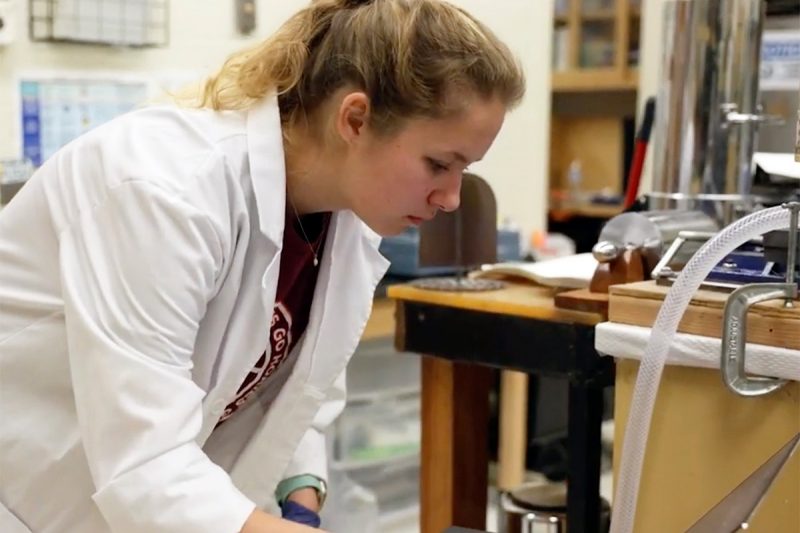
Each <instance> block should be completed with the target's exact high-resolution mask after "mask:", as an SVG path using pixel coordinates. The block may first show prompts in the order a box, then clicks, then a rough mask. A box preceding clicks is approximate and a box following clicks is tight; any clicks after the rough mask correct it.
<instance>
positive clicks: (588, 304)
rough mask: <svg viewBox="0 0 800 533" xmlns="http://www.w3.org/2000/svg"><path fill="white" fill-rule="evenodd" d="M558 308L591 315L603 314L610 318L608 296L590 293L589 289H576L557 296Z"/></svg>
mask: <svg viewBox="0 0 800 533" xmlns="http://www.w3.org/2000/svg"><path fill="white" fill-rule="evenodd" d="M555 303H556V307H560V308H561V309H573V310H575V311H585V312H589V313H601V314H603V315H604V316H608V294H607V293H597V292H590V291H589V290H588V289H576V290H574V291H565V292H560V293H558V294H556V296H555Z"/></svg>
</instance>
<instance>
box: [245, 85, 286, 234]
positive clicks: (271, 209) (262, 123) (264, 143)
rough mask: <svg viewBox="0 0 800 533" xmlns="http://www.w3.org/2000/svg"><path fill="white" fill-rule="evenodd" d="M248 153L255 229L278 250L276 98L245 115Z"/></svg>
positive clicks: (281, 197)
mask: <svg viewBox="0 0 800 533" xmlns="http://www.w3.org/2000/svg"><path fill="white" fill-rule="evenodd" d="M247 149H248V150H247V151H248V154H249V156H248V157H249V161H250V176H251V177H252V181H253V191H254V193H255V197H256V205H257V206H258V227H259V229H260V230H261V232H262V233H263V234H264V235H266V236H267V238H269V239H270V240H271V241H272V242H273V243H274V244H275V245H276V246H277V247H278V248H280V247H281V243H282V242H283V226H284V220H285V218H284V212H285V210H286V162H285V158H284V153H283V129H282V127H281V116H280V111H279V109H278V99H277V98H276V97H275V96H267V97H265V98H264V99H262V100H261V101H260V102H258V103H257V104H256V105H255V106H254V107H253V108H251V109H250V110H249V111H248V113H247Z"/></svg>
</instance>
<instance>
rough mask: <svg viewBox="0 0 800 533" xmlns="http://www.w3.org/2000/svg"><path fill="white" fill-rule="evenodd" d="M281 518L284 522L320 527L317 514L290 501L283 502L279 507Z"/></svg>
mask: <svg viewBox="0 0 800 533" xmlns="http://www.w3.org/2000/svg"><path fill="white" fill-rule="evenodd" d="M281 516H282V517H283V518H285V519H286V520H291V521H292V522H297V523H298V524H303V525H306V526H311V527H319V525H320V519H319V515H318V514H317V513H315V512H314V511H312V510H311V509H309V508H308V507H304V506H302V505H300V504H299V503H297V502H293V501H292V500H286V501H285V502H283V505H282V506H281Z"/></svg>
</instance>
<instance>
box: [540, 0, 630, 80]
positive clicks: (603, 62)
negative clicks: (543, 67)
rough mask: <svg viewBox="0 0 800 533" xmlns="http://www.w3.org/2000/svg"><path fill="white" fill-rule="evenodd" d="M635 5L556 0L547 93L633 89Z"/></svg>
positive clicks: (609, 0) (624, 1)
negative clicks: (551, 58) (551, 83)
mask: <svg viewBox="0 0 800 533" xmlns="http://www.w3.org/2000/svg"><path fill="white" fill-rule="evenodd" d="M640 18H641V0H556V5H555V17H554V21H553V23H554V31H553V36H554V42H553V90H554V91H597V90H604V91H608V90H635V89H636V86H637V84H638V71H637V66H638V62H639V25H640Z"/></svg>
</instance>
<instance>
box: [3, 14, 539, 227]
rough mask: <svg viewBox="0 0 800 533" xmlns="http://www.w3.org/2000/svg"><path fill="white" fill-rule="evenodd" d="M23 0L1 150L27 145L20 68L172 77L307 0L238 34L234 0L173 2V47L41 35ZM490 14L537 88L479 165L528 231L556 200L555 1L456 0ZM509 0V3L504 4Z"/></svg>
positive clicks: (8, 71)
mask: <svg viewBox="0 0 800 533" xmlns="http://www.w3.org/2000/svg"><path fill="white" fill-rule="evenodd" d="M12 2H15V7H16V12H15V20H16V22H17V27H16V30H17V31H16V34H17V37H16V39H15V40H14V42H12V43H11V44H9V45H6V46H2V45H0V124H1V125H3V126H2V127H0V158H2V157H18V156H19V155H20V152H21V148H20V140H19V129H18V127H17V123H18V121H19V118H18V117H19V110H18V109H17V104H16V103H17V97H16V94H15V93H16V90H17V87H16V84H15V81H16V76H18V75H19V74H20V73H21V72H25V71H43V70H55V69H59V70H79V71H85V70H96V71H116V72H120V71H122V72H125V73H128V74H134V75H136V74H141V75H145V76H148V77H154V78H168V77H170V76H171V75H172V74H173V73H177V74H178V77H179V78H184V77H185V76H186V75H187V74H190V75H192V74H194V73H197V74H198V75H202V74H205V73H208V72H211V71H213V70H214V69H215V68H217V67H218V66H219V65H220V63H221V62H222V61H223V60H224V59H225V57H227V55H228V54H230V53H231V52H233V51H235V50H237V49H238V48H241V47H242V46H246V45H247V44H248V43H250V42H252V40H253V39H257V38H259V37H261V36H265V35H267V34H269V33H270V32H272V31H273V30H274V29H275V28H276V27H277V26H278V25H279V24H280V23H281V22H282V21H283V20H285V19H286V18H287V17H288V16H289V15H290V14H291V13H292V12H294V11H296V10H297V9H298V8H300V7H301V6H303V5H305V4H306V3H307V0H280V1H279V0H270V1H266V0H257V7H258V22H257V29H256V32H255V37H253V38H245V37H242V36H240V35H238V34H237V32H236V29H235V14H234V10H233V5H234V3H233V2H232V1H198V0H171V1H170V4H171V5H170V23H171V28H170V43H169V46H167V47H165V48H154V49H142V50H131V49H118V48H109V47H100V46H88V45H70V44H48V43H34V42H31V41H30V40H29V39H28V36H27V33H28V32H27V28H28V24H27V6H28V1H27V0H12ZM454 3H456V4H458V5H460V6H462V7H464V8H466V9H467V10H469V11H470V12H471V13H472V14H474V15H475V16H477V17H478V18H479V19H481V20H483V21H484V22H485V23H486V24H487V25H488V26H490V27H491V28H492V29H493V30H494V31H495V32H496V33H497V34H498V35H499V36H500V37H501V38H502V39H503V40H505V41H506V43H508V45H509V46H510V47H511V48H512V50H513V51H514V52H515V53H516V54H517V55H518V56H519V57H520V60H521V61H522V64H523V67H524V69H525V72H526V75H527V80H528V93H527V95H526V97H525V100H524V101H523V103H522V105H521V106H520V107H519V108H518V109H517V110H516V111H515V112H514V113H512V114H511V115H509V117H508V119H507V120H506V123H505V125H504V127H503V130H502V131H501V133H500V135H499V136H498V139H497V141H496V142H495V145H494V147H493V148H492V150H491V151H490V152H489V154H488V155H487V157H486V159H485V160H484V161H483V162H481V163H479V164H477V165H475V166H474V167H472V168H471V170H472V171H474V172H477V173H479V174H481V175H483V176H485V177H486V178H487V179H488V180H489V181H490V183H491V184H492V187H493V188H494V190H495V193H496V195H497V199H498V210H499V215H500V216H501V217H506V216H508V217H511V218H512V219H513V220H514V221H515V222H517V223H518V224H520V226H521V227H522V228H523V230H525V231H526V234H527V232H530V231H531V230H533V229H539V228H543V227H544V225H545V213H546V202H547V196H546V191H547V168H548V157H549V120H550V119H549V117H550V46H551V34H552V13H553V0H502V2H493V1H490V0H454ZM500 5H501V6H502V7H500Z"/></svg>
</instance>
